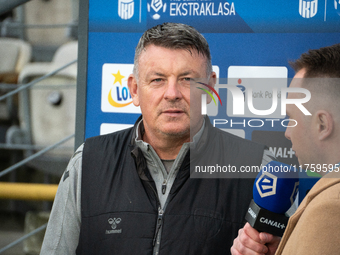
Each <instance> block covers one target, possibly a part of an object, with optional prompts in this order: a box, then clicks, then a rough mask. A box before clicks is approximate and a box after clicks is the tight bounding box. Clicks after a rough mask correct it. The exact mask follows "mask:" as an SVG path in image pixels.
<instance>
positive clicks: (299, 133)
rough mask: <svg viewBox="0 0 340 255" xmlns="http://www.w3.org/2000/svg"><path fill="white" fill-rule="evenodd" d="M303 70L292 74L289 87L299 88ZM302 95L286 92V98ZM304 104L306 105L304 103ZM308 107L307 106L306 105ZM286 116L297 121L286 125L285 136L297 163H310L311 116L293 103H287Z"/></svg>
mask: <svg viewBox="0 0 340 255" xmlns="http://www.w3.org/2000/svg"><path fill="white" fill-rule="evenodd" d="M304 74H305V70H304V69H302V70H300V71H299V72H297V73H296V75H295V76H294V78H293V80H292V82H291V84H290V87H291V88H301V83H302V80H303V79H302V78H303V77H304ZM301 97H303V96H302V95H301V93H288V98H290V99H296V98H301ZM305 106H306V105H305ZM306 108H307V109H308V107H306ZM287 117H288V118H289V119H293V120H295V121H296V122H297V125H296V126H294V125H295V124H296V122H293V121H291V122H290V123H289V126H290V127H287V129H286V132H285V136H286V137H287V138H288V139H289V140H291V142H292V149H293V150H294V151H295V155H296V156H297V157H298V160H299V163H300V165H301V166H302V167H305V165H304V164H310V163H312V162H313V158H312V157H313V156H312V155H313V149H314V145H313V134H312V126H311V117H310V116H306V115H304V114H303V113H302V112H301V110H300V109H298V108H297V106H296V105H295V104H288V105H287Z"/></svg>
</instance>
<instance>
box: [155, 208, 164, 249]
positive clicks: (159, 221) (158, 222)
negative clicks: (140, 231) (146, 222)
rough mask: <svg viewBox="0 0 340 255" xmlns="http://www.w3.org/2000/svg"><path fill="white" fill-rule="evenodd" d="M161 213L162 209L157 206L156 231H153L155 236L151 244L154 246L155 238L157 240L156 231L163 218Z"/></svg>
mask: <svg viewBox="0 0 340 255" xmlns="http://www.w3.org/2000/svg"><path fill="white" fill-rule="evenodd" d="M163 213H164V211H163V210H162V208H160V207H159V208H158V217H157V226H156V232H155V236H154V238H153V246H155V243H156V240H157V236H158V232H159V230H160V228H161V226H162V220H163Z"/></svg>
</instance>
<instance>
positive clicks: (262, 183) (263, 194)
mask: <svg viewBox="0 0 340 255" xmlns="http://www.w3.org/2000/svg"><path fill="white" fill-rule="evenodd" d="M298 188H299V176H298V171H297V170H296V168H295V167H293V166H291V165H287V164H284V163H281V162H278V161H271V162H269V163H268V164H267V165H265V166H264V167H262V169H261V171H260V173H259V174H258V175H257V177H256V179H255V182H254V186H253V199H254V202H255V203H256V204H257V205H258V206H260V207H261V208H263V209H266V210H268V211H271V212H274V213H279V214H284V213H285V212H286V211H287V210H288V209H289V208H290V207H291V205H292V204H293V203H294V200H295V198H296V195H297V192H298Z"/></svg>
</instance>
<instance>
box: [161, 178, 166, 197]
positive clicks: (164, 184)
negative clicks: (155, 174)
mask: <svg viewBox="0 0 340 255" xmlns="http://www.w3.org/2000/svg"><path fill="white" fill-rule="evenodd" d="M165 191H166V179H164V181H163V183H162V193H163V195H164V194H165Z"/></svg>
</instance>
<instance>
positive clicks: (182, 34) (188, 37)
mask: <svg viewBox="0 0 340 255" xmlns="http://www.w3.org/2000/svg"><path fill="white" fill-rule="evenodd" d="M148 45H156V46H160V47H164V48H168V49H184V50H188V51H189V52H190V53H191V51H192V50H193V49H195V50H197V52H198V54H202V55H203V56H204V57H205V58H206V60H207V75H210V73H211V72H212V65H211V55H210V49H209V45H208V42H207V40H206V39H205V38H204V36H203V35H202V34H201V33H199V32H198V31H197V30H196V29H195V28H193V27H192V26H189V25H186V24H181V23H169V22H167V23H163V24H161V25H157V26H154V27H152V28H150V29H148V30H146V31H145V32H144V34H143V35H142V37H141V38H140V40H139V42H138V45H137V47H136V52H135V59H134V69H133V73H134V74H135V75H136V76H138V60H139V56H140V55H141V53H142V52H143V50H144V49H145V48H146V47H147V46H148Z"/></svg>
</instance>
